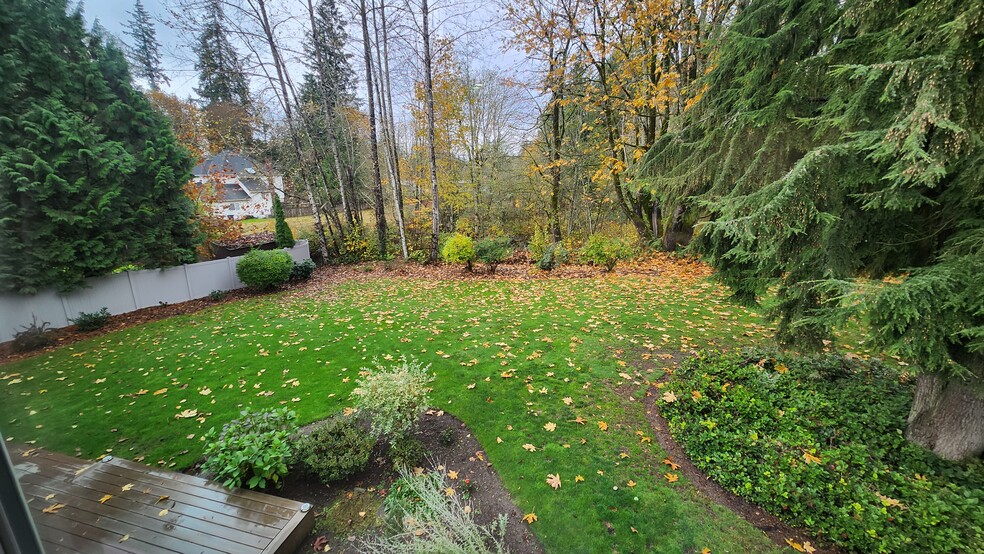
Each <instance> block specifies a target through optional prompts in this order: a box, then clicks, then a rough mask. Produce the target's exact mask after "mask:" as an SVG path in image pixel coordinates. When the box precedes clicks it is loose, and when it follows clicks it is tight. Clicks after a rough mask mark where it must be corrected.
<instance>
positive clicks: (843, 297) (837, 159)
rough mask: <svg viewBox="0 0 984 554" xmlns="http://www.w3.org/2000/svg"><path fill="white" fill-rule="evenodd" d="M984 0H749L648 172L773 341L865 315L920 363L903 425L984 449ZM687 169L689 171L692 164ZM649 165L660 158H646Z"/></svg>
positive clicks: (882, 337) (823, 332)
mask: <svg viewBox="0 0 984 554" xmlns="http://www.w3.org/2000/svg"><path fill="white" fill-rule="evenodd" d="M982 22H984V3H982V2H980V1H973V2H962V1H959V0H942V1H932V2H931V1H927V0H920V1H890V2H870V1H865V0H849V1H847V2H839V1H837V0H807V1H802V2H792V1H788V0H757V1H755V0H753V1H752V2H751V3H750V4H749V5H748V6H747V7H746V8H745V9H744V10H742V12H741V13H740V14H739V15H738V17H737V19H736V20H735V23H734V26H733V28H732V30H731V31H730V32H729V33H728V35H727V36H726V37H725V39H724V42H723V44H722V46H721V51H720V56H719V60H718V63H717V67H716V68H715V69H714V71H712V72H711V75H710V77H709V79H708V90H707V93H706V95H705V97H704V98H703V99H702V100H701V102H700V103H699V105H698V106H697V107H695V108H694V114H693V116H692V117H691V118H689V119H688V120H687V125H686V126H684V127H683V128H682V129H680V130H679V131H678V132H676V133H674V134H673V136H671V137H667V138H666V139H664V141H662V142H661V143H659V144H657V146H656V147H654V149H653V152H651V153H650V161H651V162H652V163H651V166H650V167H651V168H656V167H662V168H665V169H661V170H660V171H658V172H656V173H657V175H656V178H655V179H654V181H653V186H654V187H656V188H661V189H662V190H664V191H665V190H669V191H675V193H676V194H679V195H687V194H694V193H703V194H702V195H701V196H700V202H701V205H703V206H704V207H705V208H706V209H707V210H708V215H709V216H710V218H711V221H710V222H708V223H707V224H706V225H704V227H703V229H702V230H701V232H700V234H699V236H698V242H697V247H698V249H699V250H700V251H702V252H703V253H705V254H706V255H707V257H708V258H709V259H710V260H711V262H712V263H713V264H714V265H715V266H716V267H718V268H719V270H720V272H721V273H720V274H721V275H722V277H723V278H724V279H725V281H726V282H727V283H728V284H729V285H731V286H732V287H733V289H734V290H735V291H736V292H737V293H739V294H740V295H741V296H744V297H746V298H753V297H755V296H757V295H761V294H763V293H764V292H765V290H766V289H767V288H768V287H770V286H773V285H778V286H777V288H776V289H775V290H776V300H775V302H774V303H773V306H772V310H771V314H772V315H773V316H775V317H776V318H778V320H779V335H780V338H783V339H786V340H790V341H794V342H798V343H801V344H802V343H804V342H805V343H813V344H817V343H818V342H819V341H820V340H822V339H824V338H825V337H827V336H828V334H829V330H830V329H831V327H832V326H834V325H838V324H842V323H843V322H844V321H845V320H846V319H847V318H851V317H861V318H864V319H865V320H866V321H867V322H868V323H869V324H870V328H871V330H872V332H873V335H874V338H875V339H876V340H875V343H876V344H875V346H876V347H880V348H883V349H886V350H887V351H889V352H892V353H896V354H899V355H901V356H903V357H905V358H906V359H908V360H910V361H912V362H915V363H916V364H917V367H918V368H919V369H920V371H921V375H920V377H919V380H918V385H917V390H916V397H915V401H914V403H913V407H912V412H911V413H910V418H909V426H908V429H907V431H906V436H907V437H908V438H910V439H911V440H913V441H915V442H918V443H920V444H923V445H924V446H926V447H928V448H931V449H932V450H933V451H934V452H936V453H937V454H938V455H940V456H942V457H945V458H948V459H965V458H969V457H975V456H980V455H981V453H982V452H984V423H982V422H984V392H982V391H984V315H982V314H984V293H982V291H984V218H982V217H981V214H984V194H982V191H984V174H982V173H981V171H980V168H981V167H984V165H982V164H984V136H982V130H984V62H982V61H984V47H982V44H984V42H982V39H984V23H982ZM688 165H689V167H688ZM653 171H654V172H655V169H654V170H653Z"/></svg>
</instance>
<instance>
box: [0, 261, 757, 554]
mask: <svg viewBox="0 0 984 554" xmlns="http://www.w3.org/2000/svg"><path fill="white" fill-rule="evenodd" d="M636 269H640V268H636ZM641 269H643V271H637V272H636V273H633V274H627V275H609V276H602V275H600V274H599V275H597V276H589V277H585V278H563V279H537V280H525V279H517V280H510V279H495V280H484V279H421V278H402V279H393V278H367V279H358V280H343V281H340V282H332V283H322V284H320V285H318V284H316V285H315V286H312V287H311V288H309V289H306V290H301V291H294V292H290V293H281V294H275V295H270V296H265V297H256V298H251V299H248V300H244V301H239V302H235V303H230V304H224V305H221V306H217V307H215V308H212V309H208V310H205V311H202V312H198V313H195V314H191V315H185V316H179V317H175V318H171V319H167V320H163V321H158V322H154V323H149V324H145V325H142V326H138V327H133V328H130V329H126V330H123V331H119V332H115V333H111V334H107V335H103V336H101V337H97V338H94V339H90V340H88V341H83V342H78V343H75V344H73V345H70V346H66V347H63V348H61V349H59V350H56V351H54V352H52V353H46V354H43V355H40V356H36V357H34V358H30V359H26V360H22V361H19V362H16V363H11V364H7V365H5V366H0V426H2V431H3V434H4V436H5V437H6V438H8V439H12V440H14V441H17V442H21V443H24V442H29V443H31V444H34V445H37V446H43V447H46V448H50V449H53V450H58V451H61V452H65V453H68V454H73V455H80V456H84V457H90V458H91V457H95V456H98V455H100V454H104V453H112V454H113V455H115V456H122V457H125V458H129V459H133V460H137V461H141V462H143V463H147V464H151V465H157V466H160V467H168V468H172V469H181V468H185V467H188V466H191V465H193V464H194V463H195V462H196V461H197V460H198V459H199V458H200V456H201V453H202V449H203V443H202V435H204V434H205V433H206V432H207V431H208V429H210V428H211V427H213V426H215V427H219V426H221V425H222V424H223V423H225V422H227V421H229V420H231V419H233V418H234V417H235V416H236V415H237V414H238V413H239V411H240V410H241V409H242V408H244V407H274V406H281V405H286V406H290V407H291V408H292V409H294V410H296V412H297V413H298V415H299V419H300V420H301V422H302V423H304V422H311V421H315V420H319V419H322V418H325V417H327V416H329V415H330V414H332V413H335V412H337V411H339V410H343V409H345V408H346V407H350V406H351V405H352V401H351V399H350V393H351V391H352V389H353V388H354V386H355V381H356V380H357V378H358V376H359V372H360V369H361V368H363V367H365V366H368V365H370V363H371V361H372V360H373V359H378V360H380V361H381V362H382V363H387V362H388V361H389V360H395V359H396V358H398V357H399V356H401V355H407V356H415V357H417V358H418V359H420V360H421V361H423V362H424V363H429V364H431V372H432V373H433V374H434V375H435V380H434V383H433V386H434V391H433V393H432V399H433V402H434V404H435V406H434V407H435V408H436V409H443V410H445V411H447V412H450V413H453V414H455V415H456V416H458V417H459V418H461V419H462V420H463V421H464V422H465V423H467V424H468V426H469V428H470V429H471V430H472V432H473V433H474V434H475V435H476V437H477V438H478V440H479V442H480V443H481V444H482V445H483V448H484V450H482V451H479V452H476V453H475V456H476V457H477V458H479V459H486V460H487V461H488V462H489V463H491V464H493V465H494V467H495V468H496V469H497V470H498V472H499V473H500V475H501V476H502V478H503V480H504V482H505V484H506V486H507V488H508V489H509V490H510V492H511V493H512V494H513V496H514V499H515V501H516V502H517V504H518V505H519V507H520V508H521V509H522V510H523V511H524V513H527V514H530V515H531V516H535V517H529V518H528V519H529V520H530V521H531V523H529V525H530V526H531V528H532V529H533V530H534V531H535V532H536V533H537V534H538V536H539V537H540V538H541V540H542V541H543V543H544V545H545V546H546V547H547V549H548V551H551V552H602V551H604V552H610V551H613V550H617V551H619V552H631V551H634V552H640V551H653V552H673V553H678V552H700V551H701V550H702V549H704V548H709V549H711V551H712V552H729V551H730V552H751V551H754V552H769V551H772V549H773V548H774V547H773V545H772V544H771V543H769V542H768V540H767V538H766V537H765V535H763V534H762V533H760V532H758V531H757V530H755V529H754V528H752V527H751V526H749V525H748V524H747V523H745V522H744V521H743V520H740V519H739V518H738V517H737V516H735V515H733V514H732V513H731V512H729V511H727V510H726V509H724V508H721V507H718V506H716V505H712V504H709V503H708V502H707V501H706V500H704V499H703V498H702V497H700V496H699V495H698V494H697V493H696V492H695V491H694V490H693V489H692V487H691V486H690V485H689V484H688V483H687V481H686V479H685V478H683V477H682V476H680V475H678V474H677V473H676V472H674V470H673V469H672V467H671V466H670V465H668V464H664V463H663V460H664V459H665V457H666V456H665V454H664V453H663V452H662V451H661V450H660V448H659V446H658V445H657V444H656V442H655V439H654V437H653V436H652V432H651V427H650V425H649V423H648V422H647V420H646V417H645V413H644V406H643V402H642V398H643V396H644V395H645V394H647V391H649V390H652V389H650V387H649V383H650V382H652V381H655V380H657V379H658V378H659V377H661V376H662V369H661V368H662V367H666V366H668V365H669V364H671V363H672V362H673V361H674V360H675V359H677V358H678V357H679V355H680V354H681V352H689V351H690V350H692V349H696V348H714V347H722V348H726V347H731V346H735V345H738V344H747V343H754V342H758V341H760V340H763V339H765V338H766V337H767V336H769V335H770V333H771V330H770V329H769V328H768V327H765V326H763V325H761V324H760V319H759V317H758V316H757V314H755V313H752V312H749V311H747V310H746V309H744V308H742V307H739V306H737V305H734V304H731V303H730V302H729V301H728V300H727V296H726V293H725V291H724V290H722V289H720V288H719V287H718V286H717V285H714V284H712V283H711V282H710V281H708V280H707V279H706V272H705V271H704V270H703V269H702V268H701V267H700V266H696V265H694V264H690V263H680V262H675V261H672V260H670V259H669V258H666V259H658V260H656V261H655V262H652V263H651V265H650V266H649V267H648V268H641ZM548 480H549V482H548Z"/></svg>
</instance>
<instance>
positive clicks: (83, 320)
mask: <svg viewBox="0 0 984 554" xmlns="http://www.w3.org/2000/svg"><path fill="white" fill-rule="evenodd" d="M69 321H71V322H72V323H74V324H75V328H76V329H78V330H79V331H95V330H96V329H102V328H103V327H105V326H106V324H107V323H109V309H107V308H103V309H101V310H99V311H98V312H91V313H90V312H79V316H78V317H77V318H75V319H70V320H69Z"/></svg>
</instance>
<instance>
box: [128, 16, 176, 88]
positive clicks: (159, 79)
mask: <svg viewBox="0 0 984 554" xmlns="http://www.w3.org/2000/svg"><path fill="white" fill-rule="evenodd" d="M127 13H128V14H130V17H131V20H130V25H129V28H128V30H126V31H123V32H124V33H125V34H126V35H127V36H129V37H131V38H133V44H132V45H130V46H129V49H128V53H129V59H130V62H131V63H132V64H133V71H134V73H135V74H136V76H137V77H142V78H144V79H147V82H148V83H149V84H150V90H154V91H157V90H160V88H161V84H162V83H169V82H170V81H169V80H168V78H167V75H165V74H164V70H163V69H161V51H160V43H158V42H157V32H156V31H155V30H154V21H153V20H152V19H151V18H150V14H149V13H147V10H145V9H144V6H143V3H142V2H141V1H140V0H137V2H136V4H134V6H133V11H132V12H127Z"/></svg>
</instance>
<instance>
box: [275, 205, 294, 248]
mask: <svg viewBox="0 0 984 554" xmlns="http://www.w3.org/2000/svg"><path fill="white" fill-rule="evenodd" d="M273 217H274V220H275V221H276V227H275V230H276V235H277V247H278V248H293V247H294V244H295V241H294V233H293V232H292V231H291V230H290V226H289V225H287V219H286V218H285V217H284V204H283V203H282V202H281V201H280V196H278V195H277V193H276V192H274V193H273Z"/></svg>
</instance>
